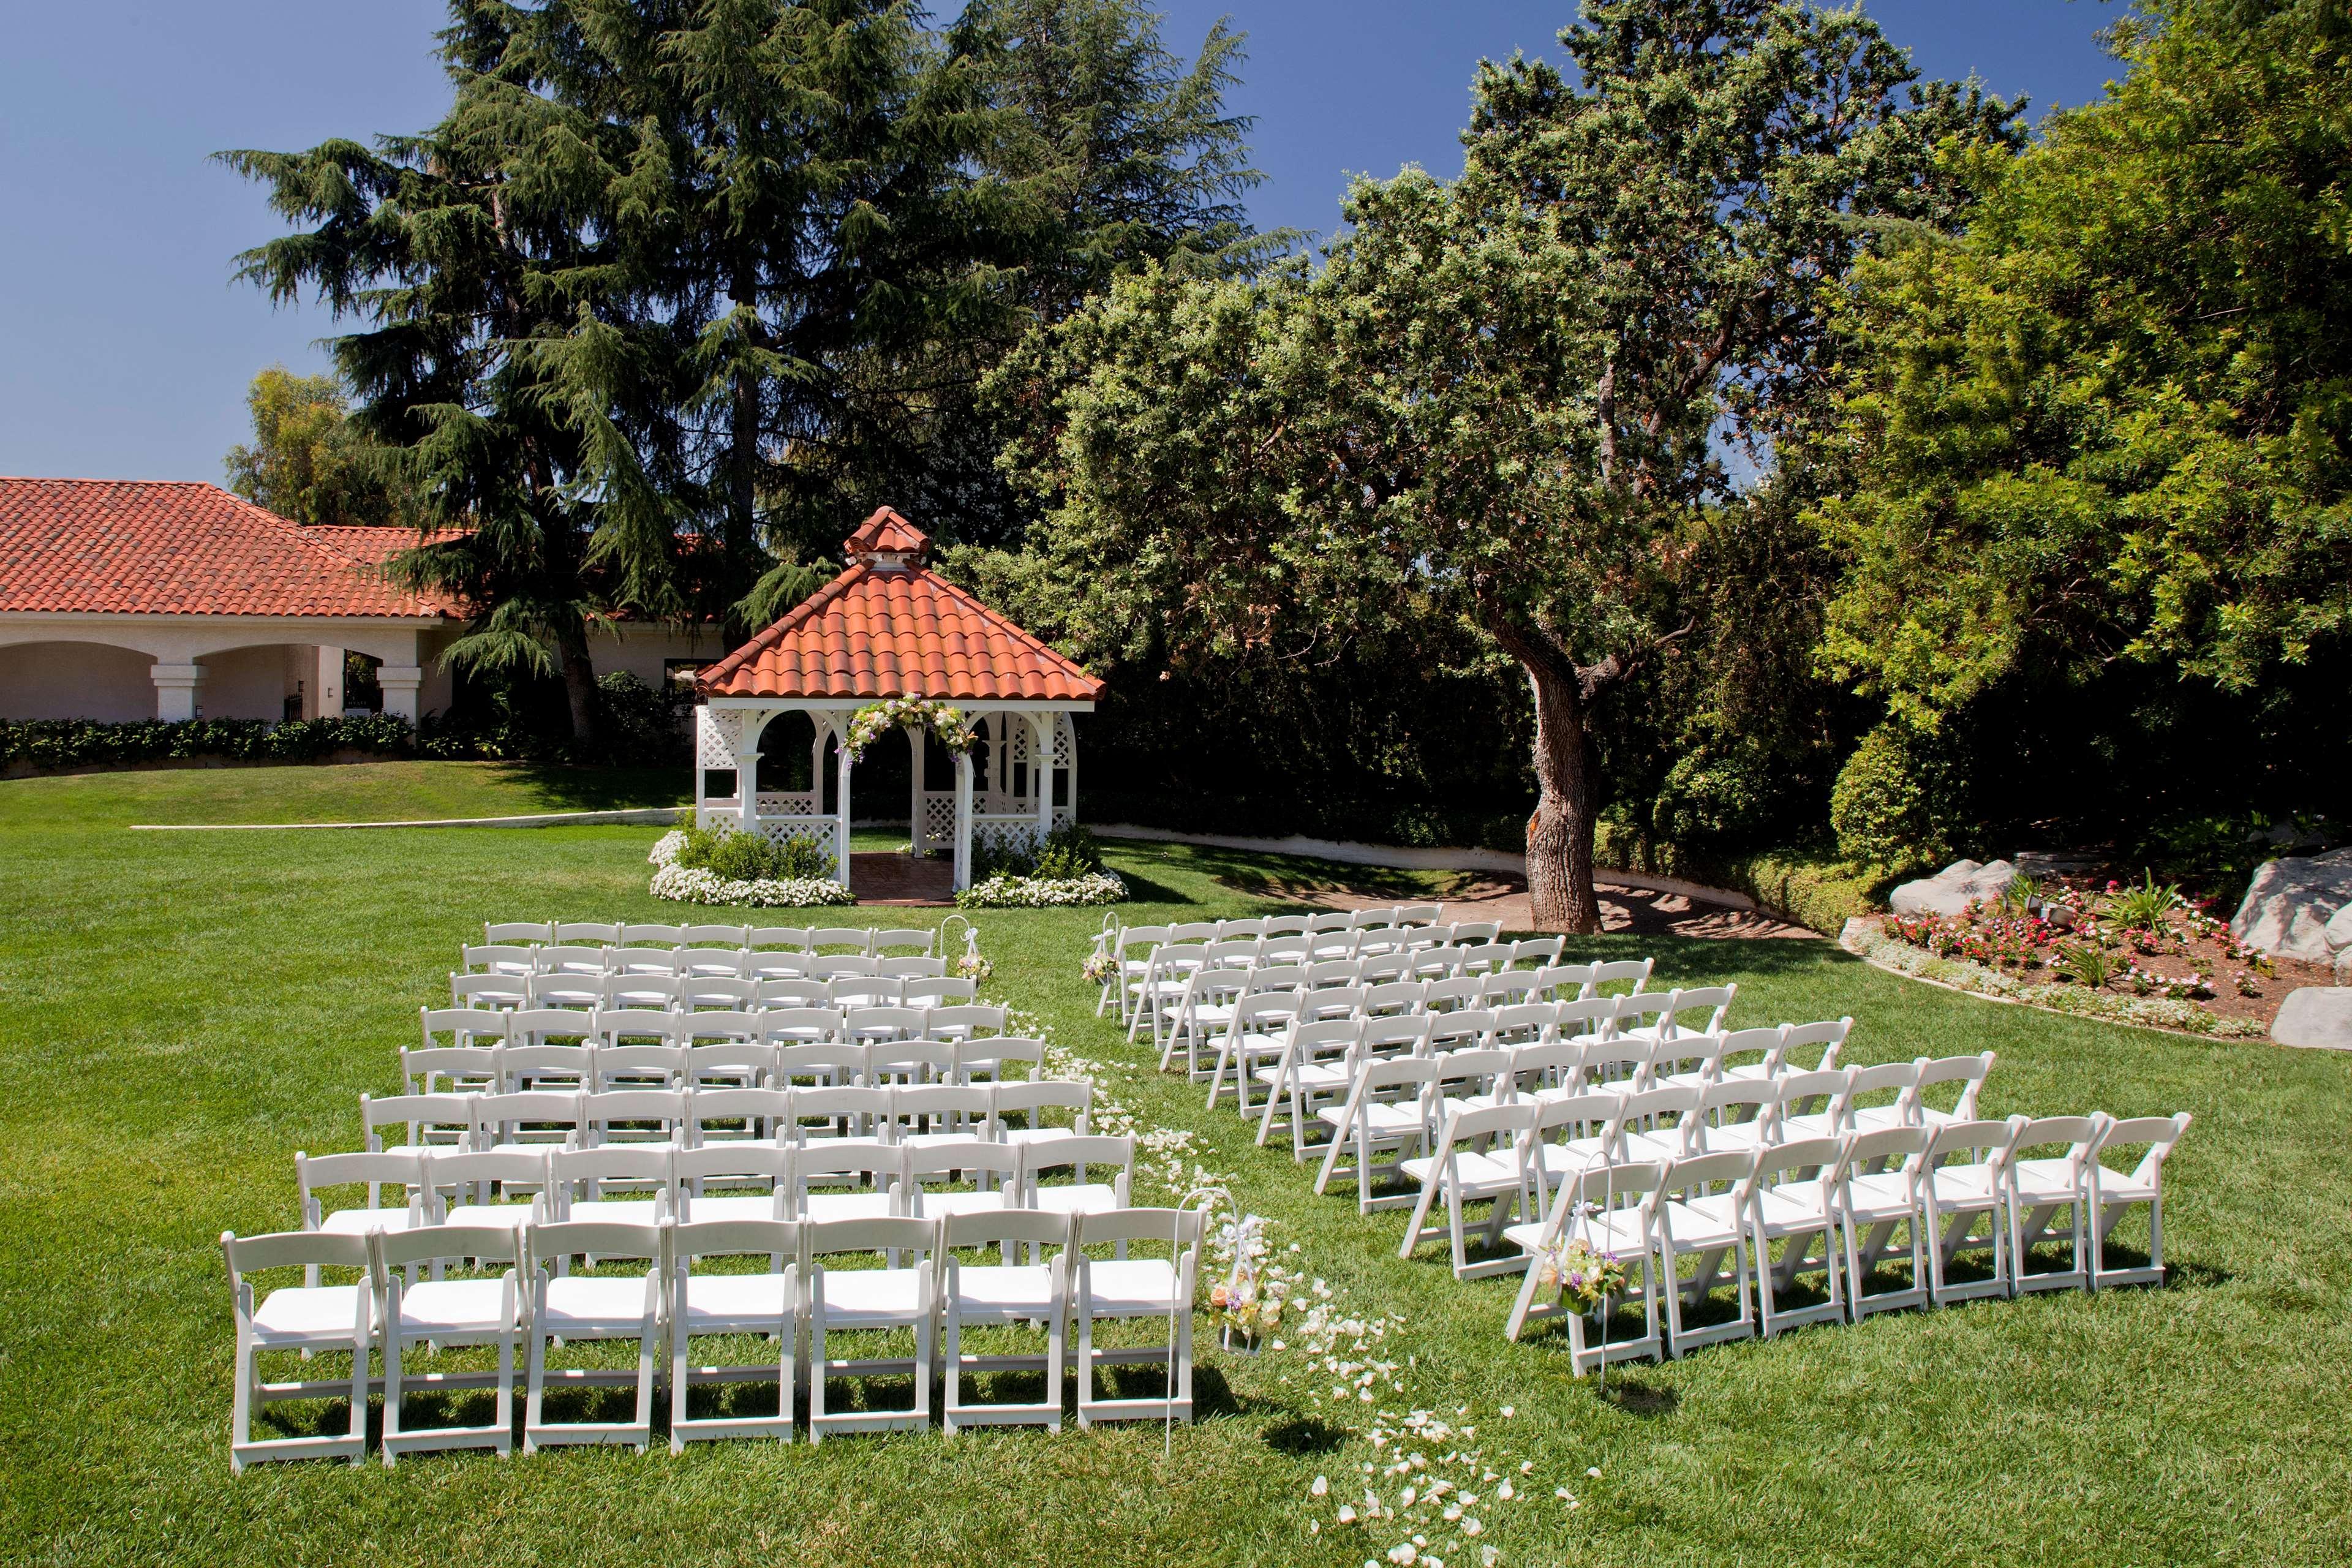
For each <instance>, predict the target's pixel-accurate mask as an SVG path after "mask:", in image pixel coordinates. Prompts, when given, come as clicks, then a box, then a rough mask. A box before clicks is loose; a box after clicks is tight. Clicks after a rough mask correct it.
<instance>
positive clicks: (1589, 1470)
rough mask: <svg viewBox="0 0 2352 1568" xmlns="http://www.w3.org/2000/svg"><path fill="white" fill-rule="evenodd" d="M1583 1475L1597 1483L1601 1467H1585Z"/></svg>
mask: <svg viewBox="0 0 2352 1568" xmlns="http://www.w3.org/2000/svg"><path fill="white" fill-rule="evenodd" d="M1584 1473H1585V1474H1586V1475H1588V1476H1591V1478H1592V1479H1594V1480H1596V1481H1597V1480H1599V1479H1601V1467H1600V1466H1598V1465H1588V1466H1586V1467H1585V1470H1584Z"/></svg>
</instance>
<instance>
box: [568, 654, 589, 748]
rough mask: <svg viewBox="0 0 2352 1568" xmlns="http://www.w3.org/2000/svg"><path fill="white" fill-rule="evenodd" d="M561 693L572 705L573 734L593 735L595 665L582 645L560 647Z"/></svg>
mask: <svg viewBox="0 0 2352 1568" xmlns="http://www.w3.org/2000/svg"><path fill="white" fill-rule="evenodd" d="M563 695H564V699H565V700H566V701H568V702H569V703H570V704H571V705H572V739H573V740H575V741H582V742H592V741H593V740H595V739H596V667H595V665H594V664H593V663H592V662H591V661H590V659H589V658H588V649H587V647H585V646H584V645H582V646H572V645H570V644H567V645H566V646H565V647H564V649H563Z"/></svg>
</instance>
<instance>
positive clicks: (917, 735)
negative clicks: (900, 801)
mask: <svg viewBox="0 0 2352 1568" xmlns="http://www.w3.org/2000/svg"><path fill="white" fill-rule="evenodd" d="M898 727H899V728H900V729H901V730H904V731H906V732H907V773H908V778H909V782H908V786H907V787H908V790H909V791H910V792H911V793H910V794H909V795H908V803H907V842H908V845H909V846H911V847H912V850H913V853H914V855H915V857H916V858H918V859H919V858H921V857H922V854H923V851H924V850H925V849H927V848H929V844H927V843H926V842H925V841H924V838H923V740H924V737H925V736H926V735H927V734H928V731H925V730H924V728H923V727H922V726H921V725H920V724H901V725H900V726H898Z"/></svg>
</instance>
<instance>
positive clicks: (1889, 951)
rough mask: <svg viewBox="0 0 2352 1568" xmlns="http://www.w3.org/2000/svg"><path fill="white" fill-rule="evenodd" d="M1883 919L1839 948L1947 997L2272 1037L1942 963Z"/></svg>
mask: <svg viewBox="0 0 2352 1568" xmlns="http://www.w3.org/2000/svg"><path fill="white" fill-rule="evenodd" d="M1878 920H1879V917H1877V916H1863V915H1856V916H1855V917H1853V919H1852V920H1849V921H1846V923H1845V929H1844V930H1843V931H1840V932H1839V933H1838V945H1839V946H1840V947H1842V948H1843V949H1844V950H1845V951H1846V952H1850V953H1853V955H1854V956H1855V957H1857V958H1859V959H1861V960H1862V961H1863V962H1864V963H1867V964H1869V965H1870V966H1871V967H1872V968H1874V969H1883V970H1885V971H1886V972H1887V973H1890V974H1899V975H1901V976H1903V977H1904V978H1905V979H1906V980H1920V981H1925V982H1926V983H1927V984H1930V985H1940V986H1942V987H1943V988H1944V989H1945V990H1947V991H1958V992H1962V993H1965V994H1969V995H1971V996H1980V997H1982V998H1984V999H1985V1000H1986V1001H1989V1002H2008V1003H2013V1004H2015V1005H2018V1006H2021V1007H2038V1008H2040V1009H2041V1010H2042V1011H2043V1012H2045V1013H2063V1014H2066V1015H2069V1016H2074V1017H2077V1018H2095V1019H2097V1020H2098V1021H2100V1022H2101V1023H2107V1024H2129V1025H2133V1026H2137V1027H2139V1028H2143V1029H2162V1030H2164V1031H2166V1032H2167V1033H2169V1034H2176V1035H2188V1036H2190V1037H2195V1038H2199V1039H2221V1040H2260V1039H2267V1038H2269V1037H2270V1031H2269V1029H2268V1028H2267V1027H2265V1026H2263V1025H2262V1024H2260V1023H2258V1022H2256V1021H2255V1020H2254V1019H2252V1018H2224V1017H2221V1016H2217V1015H2215V1014H2212V1013H2209V1012H2207V1011H2206V1010H2205V1009H2204V1008H2202V1007H2200V1006H2199V1005H2197V1004H2196V1003H2194V1002H2184V1001H2176V1000H2173V999H2170V998H2167V997H2158V996H2117V995H2114V994H2109V993H2106V992H2103V991H2093V990H2089V989H2087V988H2086V987H2084V986H2081V985H2059V984H2032V983H2029V982H2027V981H2023V980H2020V979H2018V978H2017V977H2016V976H2014V975H2010V974H2004V973H2001V972H2000V971H1999V970H1997V969H1993V968H1990V967H1989V966H1987V965H1985V964H1981V963H1971V962H1970V961H1969V960H1967V959H1964V958H1938V957H1937V956H1936V955H1935V954H1934V953H1932V952H1927V950H1926V949H1925V948H1919V947H1914V946H1912V945H1911V944H1910V943H1909V942H1899V941H1897V940H1896V939H1895V938H1894V937H1891V936H1888V935H1886V934H1885V932H1884V931H1880V930H1878V929H1877V925H1878Z"/></svg>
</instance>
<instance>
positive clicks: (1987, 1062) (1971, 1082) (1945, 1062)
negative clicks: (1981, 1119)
mask: <svg viewBox="0 0 2352 1568" xmlns="http://www.w3.org/2000/svg"><path fill="white" fill-rule="evenodd" d="M1992 1064H1993V1053H1992V1052H1990V1051H1981V1052H1979V1053H1978V1054H1977V1055H1975V1056H1972V1057H1937V1058H1935V1059H1934V1060H1932V1061H1926V1060H1923V1061H1922V1062H1921V1063H1920V1067H1919V1087H1918V1088H1917V1089H1915V1090H1914V1091H1913V1092H1912V1107H1911V1118H1912V1120H1913V1121H1916V1122H1918V1123H1919V1124H1920V1125H1921V1126H1922V1127H1948V1126H1950V1125H1951V1124H1953V1123H1955V1122H1960V1121H1975V1120H1976V1119H1977V1096H1978V1095H1979V1093H1981V1092H1982V1091H1983V1089H1984V1086H1985V1079H1986V1078H1987V1077H1988V1076H1990V1074H1991V1072H1992ZM1946 1083H1957V1084H1958V1085H1959V1086H1960V1098H1959V1101H1958V1104H1956V1105H1954V1106H1953V1107H1952V1109H1951V1110H1937V1109H1936V1108H1935V1107H1934V1106H1932V1105H1929V1104H1928V1103H1927V1090H1929V1089H1933V1088H1935V1087H1936V1086H1937V1085H1938V1084H1946Z"/></svg>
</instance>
